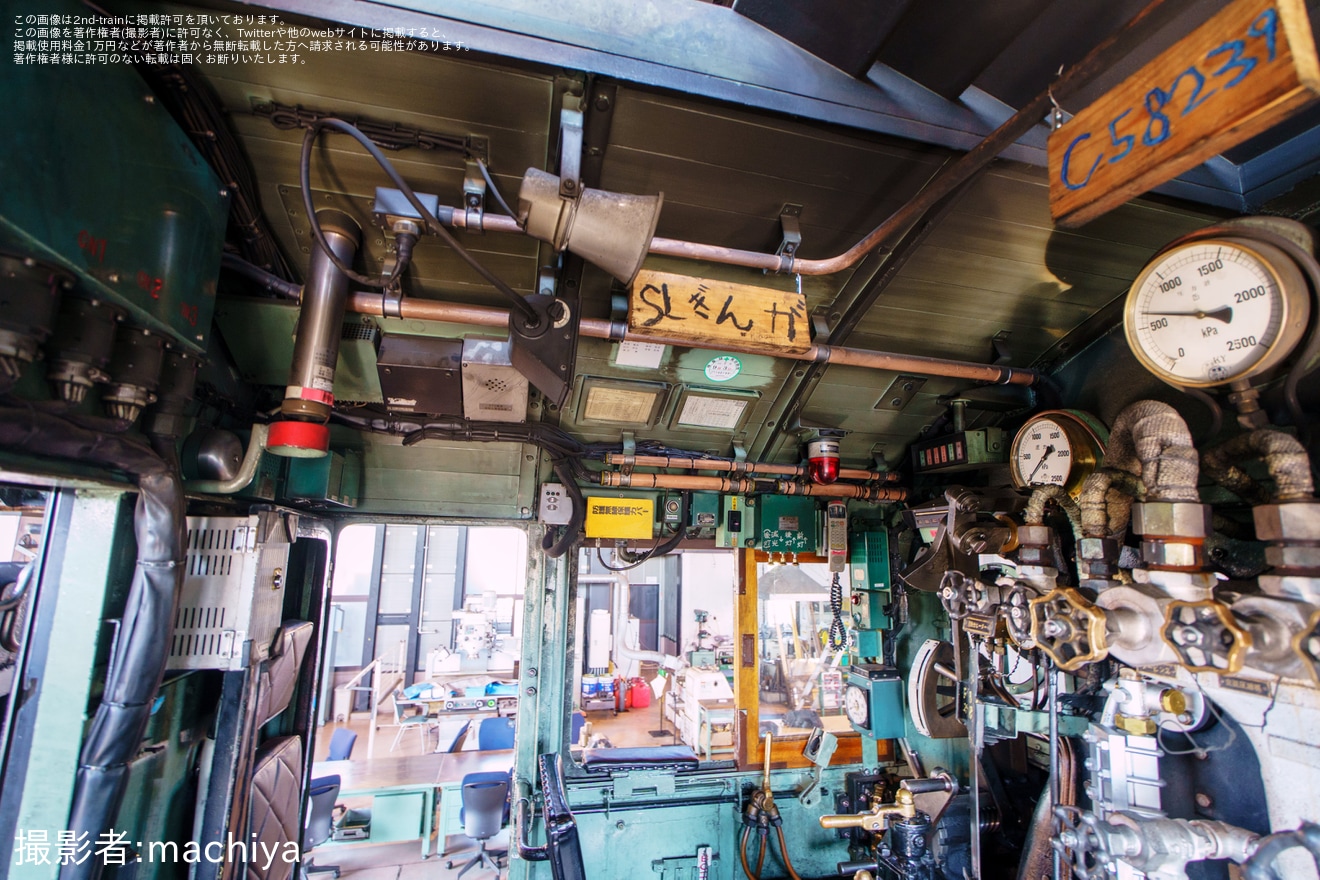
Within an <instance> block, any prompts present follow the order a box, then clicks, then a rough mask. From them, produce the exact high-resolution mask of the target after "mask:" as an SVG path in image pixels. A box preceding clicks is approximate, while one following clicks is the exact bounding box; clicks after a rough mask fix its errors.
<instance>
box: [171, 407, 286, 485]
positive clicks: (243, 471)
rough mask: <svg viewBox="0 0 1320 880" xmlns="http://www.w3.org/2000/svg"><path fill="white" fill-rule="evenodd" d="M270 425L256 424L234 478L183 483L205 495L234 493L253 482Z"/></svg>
mask: <svg viewBox="0 0 1320 880" xmlns="http://www.w3.org/2000/svg"><path fill="white" fill-rule="evenodd" d="M269 431H270V426H269V425H262V424H254V425H253V426H252V434H251V436H250V437H249V438H248V446H247V452H245V453H244V454H243V463H242V464H241V465H239V467H238V473H237V474H235V475H234V478H233V479H232V480H189V481H188V482H186V483H184V484H183V488H184V490H185V491H187V492H193V493H197V494H204V495H232V494H234V493H235V492H237V491H238V490H239V489H242V488H243V487H244V486H246V485H248V484H249V483H251V482H252V478H253V477H255V476H256V475H257V465H259V464H260V463H261V453H262V450H264V449H265V448H266V436H267V434H268V432H269Z"/></svg>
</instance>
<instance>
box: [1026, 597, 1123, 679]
mask: <svg viewBox="0 0 1320 880" xmlns="http://www.w3.org/2000/svg"><path fill="white" fill-rule="evenodd" d="M1028 605H1029V607H1030V611H1031V637H1032V639H1033V640H1034V641H1035V643H1036V646H1037V647H1039V648H1040V649H1041V650H1042V651H1044V652H1045V653H1046V654H1048V655H1049V657H1050V659H1051V660H1053V661H1054V664H1055V665H1056V666H1058V667H1059V668H1060V669H1062V670H1063V671H1064V672H1072V671H1073V670H1076V669H1080V668H1081V667H1083V666H1085V665H1086V664H1088V663H1094V662H1096V661H1097V660H1103V659H1104V658H1105V657H1107V656H1108V655H1109V643H1108V637H1107V634H1106V631H1105V612H1104V611H1102V610H1101V609H1099V608H1097V607H1095V606H1094V605H1092V604H1091V603H1090V602H1088V601H1087V600H1086V597H1084V596H1083V595H1082V594H1081V593H1079V592H1077V591H1076V590H1074V589H1072V588H1071V587H1061V588H1058V589H1055V590H1053V591H1052V592H1049V593H1046V594H1045V595H1044V596H1039V597H1037V598H1035V599H1032V600H1031V601H1030V602H1029V603H1028Z"/></svg>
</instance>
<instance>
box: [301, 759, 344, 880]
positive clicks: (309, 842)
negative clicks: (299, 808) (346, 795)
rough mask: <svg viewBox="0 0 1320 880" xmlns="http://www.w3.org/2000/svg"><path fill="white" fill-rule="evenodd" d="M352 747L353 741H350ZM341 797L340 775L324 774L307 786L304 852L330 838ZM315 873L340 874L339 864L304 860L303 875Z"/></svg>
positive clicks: (307, 875)
mask: <svg viewBox="0 0 1320 880" xmlns="http://www.w3.org/2000/svg"><path fill="white" fill-rule="evenodd" d="M350 747H351V743H350ZM338 797H339V777H338V776H323V777H321V778H320V779H313V780H312V781H311V784H310V785H309V786H308V788H307V827H306V828H304V829H303V852H304V853H306V852H307V851H308V850H309V849H311V848H312V847H314V846H320V845H321V844H323V843H325V842H326V841H327V840H329V839H330V832H331V829H332V828H333V826H334V812H335V800H336V799H338ZM314 874H329V875H331V876H332V877H338V876H339V866H338V865H315V864H313V863H312V859H311V857H307V860H306V861H305V862H303V869H302V876H303V877H304V878H307V877H311V876H312V875H314Z"/></svg>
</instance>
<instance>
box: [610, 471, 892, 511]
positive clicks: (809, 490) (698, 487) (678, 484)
mask: <svg viewBox="0 0 1320 880" xmlns="http://www.w3.org/2000/svg"><path fill="white" fill-rule="evenodd" d="M599 476H600V484H601V485H602V486H616V487H619V488H625V489H628V488H631V489H687V490H689V491H702V490H709V491H712V492H734V493H737V494H740V495H743V494H749V493H759V494H763V495H764V494H770V495H811V496H815V497H820V498H856V499H858V500H861V501H870V502H872V503H880V502H886V501H904V500H906V499H907V496H908V490H907V489H906V488H904V487H902V486H859V485H857V484H856V483H830V484H829V485H818V484H816V483H806V484H803V483H793V482H790V481H788V480H751V479H740V478H736V477H735V478H730V477H703V476H697V475H694V474H624V473H620V472H618V471H601V472H600V474H599Z"/></svg>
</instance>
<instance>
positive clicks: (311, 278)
mask: <svg viewBox="0 0 1320 880" xmlns="http://www.w3.org/2000/svg"><path fill="white" fill-rule="evenodd" d="M316 219H317V221H318V222H319V223H320V224H321V229H322V231H323V232H324V234H325V237H326V240H327V241H328V243H329V245H330V247H332V248H333V249H334V251H335V256H337V257H339V259H340V260H341V261H343V262H346V263H351V262H352V261H353V254H354V253H355V252H356V251H357V247H358V243H359V242H360V241H361V236H362V232H361V230H360V229H358V226H357V223H355V222H354V221H353V219H352V218H351V217H349V216H347V215H345V214H341V213H339V212H338V211H321V212H320V213H319V214H318V215H317V218H316ZM347 295H348V276H346V275H345V274H344V273H343V272H340V271H339V269H338V268H336V266H335V264H334V263H333V262H332V261H331V259H330V257H329V255H327V254H326V252H325V250H324V249H322V248H320V247H317V248H314V249H313V250H312V259H311V265H310V267H309V269H308V272H307V284H306V286H305V287H304V289H303V300H302V310H301V311H300V312H299V313H298V330H297V335H296V337H295V339H294V343H293V363H292V364H291V365H290V366H289V384H288V387H287V388H286V390H285V392H284V404H283V405H282V406H281V407H280V412H281V413H282V415H283V416H284V417H285V418H293V419H300V420H306V421H315V422H324V421H325V420H326V419H327V418H328V417H329V415H330V410H331V408H332V407H333V406H334V387H335V364H336V362H337V360H338V358H339V338H340V336H341V334H342V331H343V323H344V310H345V303H346V301H347Z"/></svg>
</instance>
